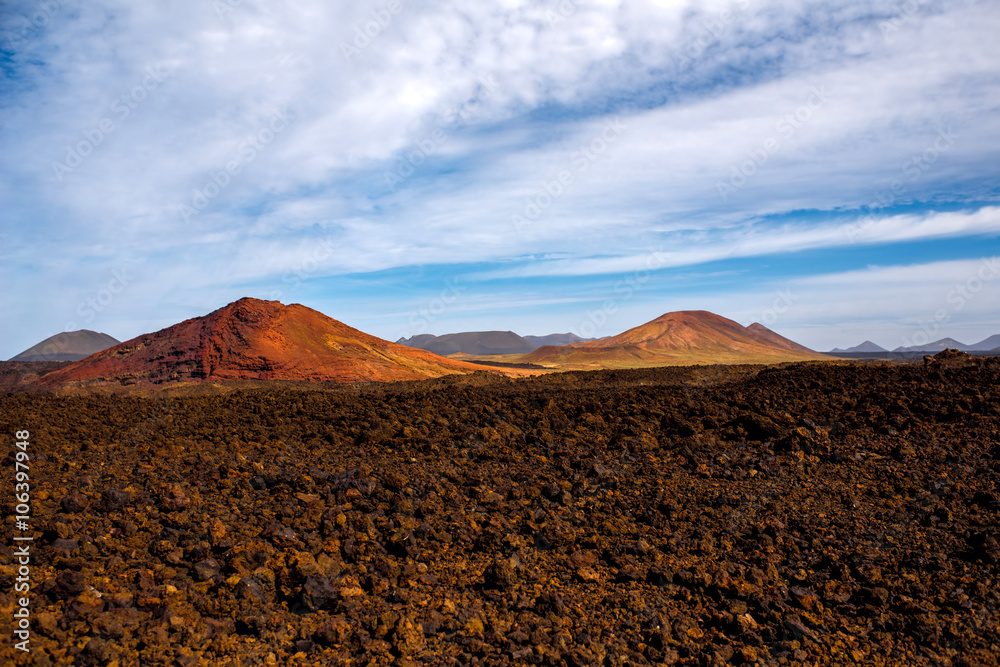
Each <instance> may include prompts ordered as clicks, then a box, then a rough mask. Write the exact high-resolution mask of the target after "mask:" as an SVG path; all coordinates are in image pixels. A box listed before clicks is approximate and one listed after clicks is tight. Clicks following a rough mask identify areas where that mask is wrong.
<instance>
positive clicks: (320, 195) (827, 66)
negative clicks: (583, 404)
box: [0, 0, 1000, 356]
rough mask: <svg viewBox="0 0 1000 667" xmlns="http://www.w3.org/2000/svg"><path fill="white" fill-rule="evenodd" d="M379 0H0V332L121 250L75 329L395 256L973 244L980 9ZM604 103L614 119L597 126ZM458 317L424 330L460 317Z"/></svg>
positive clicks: (598, 255)
mask: <svg viewBox="0 0 1000 667" xmlns="http://www.w3.org/2000/svg"><path fill="white" fill-rule="evenodd" d="M911 4H913V3H911ZM219 7H221V9H219ZM40 8H41V9H40ZM50 10H51V11H50ZM38 11H44V12H45V17H44V21H42V20H39V21H36V22H35V24H34V27H32V28H28V27H26V26H29V25H31V21H32V17H33V16H34V15H35V13H37V12H38ZM387 11H389V10H388V9H387V3H380V2H377V1H375V0H373V1H372V2H365V3H361V4H355V5H330V4H328V3H321V2H318V0H316V1H310V0H303V1H301V2H296V3H294V4H293V5H287V4H283V5H281V6H280V7H279V6H276V5H273V4H270V3H264V2H256V1H254V0H243V1H242V2H238V3H236V2H226V1H225V0H223V1H222V2H219V3H204V2H194V1H193V0H192V1H190V2H179V3H171V4H168V5H163V4H156V3H154V4H135V3H125V2H121V1H120V0H95V1H94V2H87V3H78V2H70V0H66V1H65V2H60V1H54V2H46V3H38V2H30V1H27V2H9V3H4V5H3V8H2V9H0V50H2V53H0V55H2V57H0V144H2V145H3V151H2V152H0V206H2V207H3V210H4V222H3V224H4V227H5V228H4V230H3V233H4V234H6V238H5V239H4V249H3V252H4V257H5V265H4V267H3V268H2V269H0V272H2V278H3V280H4V285H5V286H8V289H6V290H5V291H4V295H3V308H4V312H5V313H10V314H11V318H10V319H9V321H11V322H13V321H31V322H32V325H31V326H30V327H24V326H21V325H18V326H17V327H13V326H12V325H10V324H5V325H3V327H4V329H3V340H4V341H5V342H6V349H4V350H2V351H0V354H6V355H7V356H10V355H13V354H16V353H17V352H19V351H20V350H21V349H23V348H26V347H28V346H30V345H31V344H33V343H34V342H37V340H39V339H41V338H43V337H44V336H45V335H49V334H51V333H55V332H57V331H58V330H61V328H62V327H63V326H64V324H65V323H66V322H67V321H69V320H70V319H71V318H72V317H73V311H74V310H75V308H76V305H77V304H78V303H79V302H80V301H81V299H85V298H86V296H87V295H88V294H92V293H95V292H96V291H98V290H99V289H101V286H102V285H103V284H104V283H106V282H107V280H108V279H109V278H108V276H109V275H110V271H112V270H115V269H116V268H118V267H120V266H121V265H122V264H123V263H125V262H129V263H131V265H133V266H135V267H136V276H137V277H136V279H135V281H134V282H133V283H132V284H131V285H130V288H129V290H128V292H127V293H125V294H123V295H122V296H121V298H119V299H116V301H115V304H114V306H113V307H109V308H107V309H106V310H105V311H104V312H102V313H100V317H97V318H95V321H94V322H93V325H94V326H95V327H103V328H104V329H105V330H107V331H108V332H109V333H112V334H114V335H119V336H121V335H127V333H126V332H124V330H125V329H128V328H129V327H143V326H145V325H144V323H146V322H149V323H152V322H157V323H159V322H162V321H163V320H164V319H166V316H163V315H162V313H163V312H164V311H165V310H167V311H170V312H171V315H170V316H173V314H184V315H185V316H190V315H196V314H199V313H200V312H203V310H204V309H205V308H206V307H211V306H216V305H219V304H220V303H221V302H223V301H225V300H226V299H229V298H236V297H238V296H241V295H242V294H241V293H240V290H245V289H248V286H258V287H259V289H260V290H261V295H264V294H265V293H271V292H282V293H283V294H284V296H283V297H282V298H291V299H311V300H312V301H311V302H310V303H311V305H315V306H331V307H336V306H337V305H338V304H339V303H343V302H344V301H345V300H346V301H349V300H350V295H349V294H343V293H340V294H336V293H333V292H329V293H327V292H324V289H329V288H330V286H331V285H332V284H334V283H336V284H338V285H343V284H346V282H345V281H348V280H349V281H352V282H351V284H353V285H357V284H359V281H360V282H364V281H365V280H368V281H369V282H370V283H371V284H374V281H375V280H376V277H375V276H377V275H380V274H379V272H387V271H389V272H391V271H395V270H400V271H403V270H407V269H408V268H413V267H421V266H427V267H434V268H433V269H432V271H433V272H434V273H435V274H436V277H437V280H436V282H434V284H440V283H441V282H443V281H444V280H446V279H447V278H448V277H450V276H452V275H461V276H464V277H466V278H467V279H469V280H473V281H475V282H476V285H477V290H478V293H479V294H482V295H484V296H483V298H484V299H488V298H489V295H491V294H493V295H496V296H497V297H499V296H500V295H512V296H510V297H509V298H508V297H507V296H505V297H504V298H503V302H505V303H506V302H508V301H509V302H511V303H517V302H518V300H517V297H516V293H517V290H521V289H526V288H525V285H524V284H523V283H522V282H518V281H525V280H531V281H533V283H532V285H531V289H532V290H533V291H532V293H533V294H538V295H540V296H539V297H538V298H539V299H540V301H539V303H541V301H544V299H545V298H546V297H545V296H544V295H546V294H556V296H551V297H549V298H552V299H555V300H556V301H558V302H559V303H560V304H564V305H566V307H567V308H572V305H571V304H573V303H577V300H579V299H583V300H586V299H587V298H589V297H588V294H587V293H585V292H579V293H574V292H573V290H572V288H569V287H567V286H566V285H564V284H563V283H561V282H559V281H560V280H561V279H562V278H565V277H583V276H594V277H595V279H596V278H597V277H600V276H612V277H613V274H616V273H626V272H629V271H634V270H636V268H637V266H639V265H640V264H641V263H642V262H643V261H644V260H643V258H644V256H645V255H646V253H648V252H649V250H651V249H657V250H659V252H661V253H662V258H661V259H662V262H661V263H660V264H659V265H658V270H659V271H670V270H671V269H672V268H676V267H683V266H695V265H698V264H702V263H711V264H712V265H713V267H714V268H713V270H715V269H716V268H718V267H716V266H715V264H717V263H719V262H723V263H724V262H727V261H729V262H738V261H739V260H741V259H746V258H759V259H760V261H761V262H768V261H770V258H775V257H781V256H789V255H793V254H795V253H803V252H813V251H819V250H824V249H826V250H828V251H830V252H831V253H833V254H834V255H836V256H837V258H838V259H837V261H836V264H837V265H838V266H839V265H841V264H842V263H844V262H848V261H849V259H848V258H849V257H850V256H851V254H852V253H855V252H856V251H857V250H858V249H859V248H884V253H885V256H886V258H887V260H890V261H891V263H896V264H905V263H907V262H908V261H909V259H908V255H907V253H909V252H911V250H909V248H911V246H913V245H914V244H919V243H920V242H923V241H927V240H931V239H957V240H961V239H966V240H967V242H966V244H965V245H964V246H963V249H962V250H961V252H964V253H965V254H966V256H967V258H970V259H972V258H974V256H975V255H976V253H978V252H979V251H980V249H981V248H980V246H981V244H982V243H983V242H984V241H983V240H984V239H988V240H993V241H995V239H996V237H997V234H998V229H997V226H998V222H997V218H998V212H997V208H996V207H997V199H998V195H1000V191H998V188H997V186H996V182H997V180H996V179H997V165H998V164H1000V113H998V111H1000V108H998V107H1000V90H998V86H1000V84H998V82H1000V76H998V75H1000V65H998V63H1000V44H998V42H997V41H996V40H995V39H994V36H995V35H996V34H997V32H998V29H1000V10H998V8H997V6H996V4H995V3H993V2H990V1H987V0H956V1H955V2H951V3H947V4H941V3H936V2H933V3H932V2H927V3H915V5H914V7H913V10H912V11H909V10H907V11H902V10H901V5H900V4H899V3H898V2H895V1H894V0H878V1H876V2H861V1H860V0H838V1H837V2H832V3H831V2H819V1H818V0H792V1H786V0H781V1H778V0H774V1H766V2H748V1H746V0H712V1H709V2H698V3H695V2H693V1H691V2H688V1H684V0H663V1H659V2H639V1H637V0H636V1H633V0H623V1H621V2H606V1H602V0H574V1H573V2H562V3H560V2H547V1H542V2H527V1H520V0H496V1H495V2H484V3H477V4H476V5H474V6H468V5H462V6H458V5H456V4H454V3H450V2H441V3H434V4H426V3H424V4H414V3H408V2H403V3H400V4H399V11H397V12H391V11H390V12H389V14H390V18H389V19H386V18H385V14H384V13H385V12H387ZM380 12H382V13H380ZM901 12H902V13H901ZM373 21H374V25H375V26H376V27H371V24H372V22H373ZM359 34H361V35H366V36H367V38H368V41H367V42H366V43H365V44H364V46H363V48H361V47H359V46H358V42H364V41H365V40H364V39H361V38H359V37H358V35H359ZM969 44H976V45H977V46H976V48H975V49H970V48H968V45H969ZM345 46H351V47H352V48H353V49H356V52H354V51H351V49H349V48H347V49H345V48H344V47H345ZM283 113H288V114H289V115H290V120H289V121H288V123H287V125H285V126H284V127H283V128H282V130H281V131H280V132H276V131H274V129H273V128H270V124H271V123H272V121H273V119H274V117H275V115H276V114H283ZM609 123H619V124H620V125H621V127H623V128H624V129H623V131H621V132H620V133H618V134H616V135H615V136H614V141H613V142H612V141H609V140H608V139H607V138H605V139H604V144H605V145H604V146H603V147H601V144H600V143H599V139H600V137H601V133H602V132H603V131H604V129H603V128H606V127H607V126H608V124H609ZM267 131H270V134H269V135H267V136H262V134H261V133H262V132H265V133H266V132H267ZM942 136H948V137H951V139H950V140H949V143H948V144H947V146H945V144H943V143H941V137H942ZM265 139H267V140H266V141H265ZM428 141H431V142H432V143H433V146H432V149H426V148H425V147H426V145H427V142H428ZM595 142H597V143H595ZM255 143H256V145H255ZM597 147H601V150H596V148H597ZM83 153H86V155H84V154H83ZM251 154H252V155H253V159H248V157H249V156H250V155H251ZM70 163H72V164H70ZM229 167H232V168H231V169H230V168H229ZM401 170H406V172H407V175H406V176H405V178H402V179H400V180H393V179H387V174H389V173H392V174H399V173H402V171H401ZM561 174H567V175H568V179H567V180H566V182H561V181H560V175H561ZM220 180H221V181H225V185H224V186H223V185H220ZM553 183H558V184H559V192H558V194H557V195H553V194H552V192H554V189H553V186H552V184H553ZM720 184H722V185H723V186H726V187H729V188H732V189H731V190H726V189H725V187H724V188H720ZM206 189H208V190H210V191H212V192H213V193H214V194H213V196H211V197H209V196H207V194H206ZM199 192H200V193H201V194H200V195H199ZM723 193H724V196H723ZM546 196H548V199H546ZM199 197H200V198H199ZM541 202H545V206H544V207H543V206H541V205H540V203H541ZM194 204H203V205H202V206H195V205H194ZM532 205H534V206H535V207H536V209H537V215H532V216H531V218H530V224H528V225H521V226H520V227H518V226H516V225H515V224H514V223H513V222H512V221H513V220H514V218H515V217H516V216H519V215H520V216H522V217H524V216H525V212H526V211H531V212H532V213H535V212H536V209H533V208H530V207H531V206H532ZM185 207H187V209H189V210H188V211H187V212H188V213H190V209H195V210H196V214H195V215H190V214H188V215H185ZM845 228H846V229H847V231H845ZM317 244H327V246H328V251H324V252H323V253H322V256H323V258H322V261H317V260H316V252H315V249H316V247H317ZM956 252H959V251H958V250H956ZM828 259H829V258H828ZM921 259H923V258H921ZM306 264H309V266H310V267H312V264H316V266H315V267H314V268H310V270H309V271H307V272H304V273H303V266H305V265H306ZM473 265H474V266H473ZM829 268H830V267H828V266H826V265H824V264H822V263H819V264H817V265H815V266H813V267H810V270H811V271H812V272H815V273H823V272H824V271H828V270H829ZM429 270H430V269H429ZM290 274H291V275H292V276H300V274H302V275H303V276H305V277H301V276H300V277H299V284H298V285H297V286H296V287H295V289H294V290H290V289H289V285H290V284H291V283H290V282H289V279H288V276H289V275H290ZM366 275H367V276H368V278H367V279H364V278H358V276H366ZM348 277H350V278H349V279H348ZM330 281H333V282H330ZM590 287H594V286H593V285H591V286H590ZM731 287H732V286H731V285H727V286H724V289H731ZM722 288H723V287H720V289H722ZM427 289H428V290H429V292H428V293H427V294H425V295H424V296H423V298H424V299H425V300H426V299H430V298H433V294H434V293H435V290H436V289H439V288H436V287H434V286H433V285H431V284H430V283H428V286H427ZM595 289H596V288H595ZM648 293H649V294H651V295H652V294H656V293H657V292H656V290H650V291H649V292H648ZM765 293H766V292H765ZM366 296H367V298H368V300H369V302H371V303H372V304H373V306H372V309H371V310H368V311H364V312H362V311H357V312H355V313H354V314H356V315H358V316H360V317H361V321H360V322H358V323H357V324H363V325H364V324H370V325H372V326H376V327H380V328H381V327H384V331H387V330H389V329H390V328H400V327H405V308H400V307H398V306H395V305H394V303H393V291H392V290H391V289H387V290H385V292H384V294H381V295H379V296H378V297H377V298H375V295H373V294H367V293H366ZM700 296H701V297H702V298H703V299H705V302H706V303H708V302H709V301H710V297H711V295H710V294H702V295H700ZM532 298H534V297H532ZM499 302H500V301H498V303H499ZM39 303H46V304H50V306H49V309H48V310H47V311H44V312H39V309H38V304H39ZM159 304H166V305H165V306H164V307H163V308H162V309H159ZM643 305H644V304H642V303H640V301H638V300H637V301H636V302H635V303H633V304H630V305H629V307H630V308H632V307H635V308H640V306H643ZM529 310H531V309H530V307H529ZM375 311H378V312H383V313H401V318H402V319H400V320H399V321H398V322H394V323H393V324H392V325H387V324H386V321H385V318H381V319H378V321H376V317H375V316H374V315H371V313H373V312H375ZM460 312H465V311H462V310H460V309H456V310H455V311H454V313H455V314H453V315H449V317H452V318H453V319H451V320H447V321H448V322H449V324H453V325H454V326H456V327H458V326H461V325H462V322H468V323H470V324H472V323H473V322H476V321H480V320H473V319H471V317H472V315H469V317H470V319H468V320H462V319H461V317H463V316H461V315H459V314H458V313H460ZM636 312H639V311H636ZM553 313H559V314H560V316H563V315H565V316H566V317H568V318H569V319H573V314H572V313H571V312H569V311H564V310H560V309H559V308H554V309H553ZM480 322H481V321H480ZM538 322H539V324H538V326H545V324H543V323H546V324H547V323H548V322H550V320H546V319H544V318H543V319H540V320H538ZM351 323H352V324H355V323H354V322H351ZM557 324H558V323H557ZM609 326H610V325H609ZM562 328H563V329H565V328H566V327H562ZM115 329H121V330H123V331H116V330H115ZM380 330H381V329H380ZM536 331H537V329H536ZM136 333H138V332H136ZM844 335H847V334H846V333H845V334H844Z"/></svg>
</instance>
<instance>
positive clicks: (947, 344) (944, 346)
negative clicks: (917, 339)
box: [893, 338, 988, 352]
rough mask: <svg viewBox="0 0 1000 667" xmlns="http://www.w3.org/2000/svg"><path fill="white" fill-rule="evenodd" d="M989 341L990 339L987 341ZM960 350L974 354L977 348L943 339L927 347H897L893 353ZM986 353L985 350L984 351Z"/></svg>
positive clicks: (951, 339)
mask: <svg viewBox="0 0 1000 667" xmlns="http://www.w3.org/2000/svg"><path fill="white" fill-rule="evenodd" d="M987 340H988V339H987ZM949 349H951V350H959V351H961V352H974V351H975V348H974V347H972V346H971V345H966V344H965V343H960V342H958V341H957V340H955V339H954V338H942V339H941V340H936V341H934V342H933V343H927V344H926V345H911V346H910V347H903V346H900V347H897V348H896V349H895V350H893V352H941V351H942V350H949ZM984 351H985V350H984Z"/></svg>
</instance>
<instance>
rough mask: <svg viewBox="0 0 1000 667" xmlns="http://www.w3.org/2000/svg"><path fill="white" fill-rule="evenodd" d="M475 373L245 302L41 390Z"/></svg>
mask: <svg viewBox="0 0 1000 667" xmlns="http://www.w3.org/2000/svg"><path fill="white" fill-rule="evenodd" d="M477 370H484V368H483V367H481V366H475V365H473V364H469V363H465V362H460V361H455V360H452V359H444V358H442V357H439V356H437V355H434V354H431V353H430V352H425V351H423V350H418V349H414V348H410V347H404V346H402V345H396V344H395V343H390V342H388V341H385V340H382V339H380V338H376V337H375V336H371V335H369V334H366V333H364V332H361V331H358V330H357V329H354V328H352V327H349V326H347V325H346V324H344V323H342V322H338V321H337V320H335V319H333V318H330V317H327V316H326V315H324V314H323V313H320V312H318V311H315V310H313V309H311V308H307V307H305V306H303V305H300V304H293V305H290V306H285V305H282V304H281V303H279V302H277V301H261V300H258V299H250V298H244V299H240V300H239V301H235V302H233V303H231V304H229V305H228V306H224V307H222V308H220V309H218V310H216V311H214V312H212V313H209V314H208V315H205V316H203V317H195V318H192V319H190V320H186V321H184V322H181V323H180V324H175V325H173V326H171V327H167V328H166V329H162V330H160V331H157V332H155V333H151V334H145V335H142V336H139V337H137V338H133V339H132V340H129V341H126V342H124V343H121V344H119V345H116V346H114V347H112V348H109V349H107V350H104V351H103V352H98V353H97V354H94V355H91V356H90V357H87V358H86V359H83V360H81V361H78V362H76V363H74V364H70V365H69V366H66V367H64V368H60V369H58V370H56V371H53V372H51V373H48V374H47V375H45V376H43V377H42V378H41V379H40V380H39V384H40V385H41V386H43V387H44V386H48V387H53V386H63V385H76V384H90V383H108V382H112V383H120V384H142V385H145V384H160V383H163V382H172V381H180V382H185V381H187V382H190V381H194V382H199V381H216V380H329V381H334V382H364V381H394V380H422V379H426V378H433V377H440V376H442V375H449V374H453V373H471V372H473V371H477Z"/></svg>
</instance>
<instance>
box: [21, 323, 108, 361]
mask: <svg viewBox="0 0 1000 667" xmlns="http://www.w3.org/2000/svg"><path fill="white" fill-rule="evenodd" d="M119 342H121V341H119V340H117V339H115V338H112V337H111V336H109V335H108V334H106V333H98V332H96V331H90V330H89V329H81V330H80V331H64V332H62V333H58V334H56V335H55V336H50V337H48V338H46V339H45V340H43V341H42V342H41V343H38V344H37V345H33V346H31V347H29V348H28V349H27V350H25V351H24V352H22V353H21V354H19V355H17V356H15V357H11V358H10V360H9V361H79V360H80V359H84V358H86V357H89V356H90V355H92V354H94V353H95V352H101V351H103V350H106V349H108V348H109V347H112V346H114V345H117V344H118V343H119Z"/></svg>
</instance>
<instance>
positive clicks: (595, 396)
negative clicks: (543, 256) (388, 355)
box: [0, 357, 1000, 665]
mask: <svg viewBox="0 0 1000 667" xmlns="http://www.w3.org/2000/svg"><path fill="white" fill-rule="evenodd" d="M998 387H1000V360H995V359H993V360H983V359H981V360H970V359H965V358H960V357H959V358H955V359H940V360H937V361H934V362H933V363H930V364H927V365H906V366H903V365H874V364H850V363H843V364H795V365H790V366H784V367H771V368H763V367H694V368H684V369H653V370H641V371H604V372H595V373H571V374H561V375H550V376H544V377H537V378H525V379H519V380H512V379H508V378H502V377H490V376H488V375H485V374H480V375H477V376H474V377H466V378H443V379H440V380H434V381H427V382H422V383H414V384H394V385H384V386H369V387H364V388H341V389H335V390H327V391H304V390H299V389H287V388H286V389H276V390H272V391H260V390H253V391H249V390H244V391H236V392H234V393H229V394H226V395H219V396H192V397H164V396H160V397H159V398H150V397H148V396H139V395H81V396H69V397H54V396H51V395H39V394H23V393H22V394H8V395H3V396H0V422H2V426H3V432H4V433H6V434H7V436H6V437H7V439H8V441H11V444H9V445H8V446H7V447H6V448H5V451H6V452H7V454H6V458H5V459H4V462H3V471H4V472H3V475H4V477H3V479H4V480H6V482H5V484H4V487H3V488H4V491H3V496H2V500H3V502H4V516H5V517H6V518H7V521H8V531H7V535H8V536H10V535H12V534H14V532H15V531H14V526H13V525H12V524H13V514H14V513H15V510H14V506H15V501H14V499H13V484H14V481H13V471H14V454H13V452H14V451H15V450H14V449H13V448H12V439H13V437H14V436H13V434H14V432H15V431H16V430H18V429H29V430H30V432H31V438H30V447H29V452H30V454H31V456H32V459H31V471H30V475H31V494H32V498H33V500H32V515H33V516H32V520H31V521H32V525H33V527H34V531H35V532H34V535H35V544H34V550H35V551H34V561H33V563H32V566H31V572H32V574H31V577H32V585H33V588H32V589H31V591H30V596H31V612H32V616H31V624H32V625H31V629H32V639H31V648H32V651H31V653H30V654H27V655H25V654H21V653H19V652H17V651H15V649H14V647H13V642H14V640H13V639H11V637H12V636H13V635H12V627H11V619H12V614H13V610H14V605H15V597H16V595H15V593H14V592H13V586H14V580H15V577H16V566H15V564H14V559H13V554H12V552H13V547H12V546H11V545H13V544H14V543H13V542H11V541H10V538H9V537H8V538H6V539H5V540H4V543H3V545H0V625H2V626H3V628H2V634H3V637H5V638H6V639H4V640H3V641H2V644H0V661H2V662H4V663H8V664H15V663H16V664H38V665H46V664H55V663H75V664H80V665H116V664H117V665H131V664H143V665H161V664H162V665H167V664H170V665H196V664H219V665H225V664H231V665H241V664H248V665H249V664H361V665H364V664H374V665H382V664H397V665H407V664H453V665H456V664H473V665H502V664H510V665H513V664H546V665H601V664H604V665H645V664H678V665H721V664H729V663H732V664H767V665H775V664H781V665H794V664H803V665H806V664H841V665H849V664H872V665H901V664H927V665H939V664H945V665H947V664H952V665H989V664H997V657H996V656H997V655H998V654H1000V636H998V623H1000V593H998V571H997V559H998V558H1000V548H998V545H997V535H998V531H997V527H998V523H1000V503H998V479H1000V388H998ZM18 595H19V594H18Z"/></svg>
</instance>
